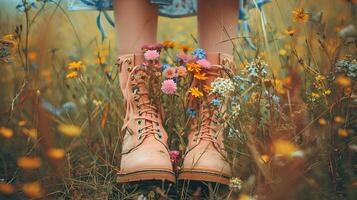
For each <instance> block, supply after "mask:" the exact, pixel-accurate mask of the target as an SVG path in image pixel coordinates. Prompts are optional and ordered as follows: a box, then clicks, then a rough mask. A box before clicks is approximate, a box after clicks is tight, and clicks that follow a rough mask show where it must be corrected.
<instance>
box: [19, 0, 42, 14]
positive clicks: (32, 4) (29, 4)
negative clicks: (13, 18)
mask: <svg viewBox="0 0 357 200" xmlns="http://www.w3.org/2000/svg"><path fill="white" fill-rule="evenodd" d="M31 8H37V7H36V1H35V0H27V1H21V2H20V3H19V4H17V6H16V9H17V10H19V11H21V12H24V11H25V10H30V9H31Z"/></svg>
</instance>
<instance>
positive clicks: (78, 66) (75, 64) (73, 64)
mask: <svg viewBox="0 0 357 200" xmlns="http://www.w3.org/2000/svg"><path fill="white" fill-rule="evenodd" d="M83 66H84V65H83V62H82V61H78V62H75V61H74V62H71V63H69V64H68V69H74V70H79V69H82V68H83Z"/></svg>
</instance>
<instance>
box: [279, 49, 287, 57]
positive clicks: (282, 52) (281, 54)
mask: <svg viewBox="0 0 357 200" xmlns="http://www.w3.org/2000/svg"><path fill="white" fill-rule="evenodd" d="M287 53H288V52H287V51H286V50H285V49H280V50H279V55H280V56H285V55H286V54H287Z"/></svg>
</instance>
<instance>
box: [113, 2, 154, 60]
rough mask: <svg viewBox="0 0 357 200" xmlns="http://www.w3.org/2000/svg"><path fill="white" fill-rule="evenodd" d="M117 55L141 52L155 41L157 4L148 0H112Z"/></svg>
mask: <svg viewBox="0 0 357 200" xmlns="http://www.w3.org/2000/svg"><path fill="white" fill-rule="evenodd" d="M114 15H115V23H116V31H117V47H118V53H119V55H123V54H128V53H138V52H141V46H142V45H144V44H154V43H156V32H157V20H158V6H157V5H154V4H151V3H149V1H148V0H130V1H128V0H114Z"/></svg>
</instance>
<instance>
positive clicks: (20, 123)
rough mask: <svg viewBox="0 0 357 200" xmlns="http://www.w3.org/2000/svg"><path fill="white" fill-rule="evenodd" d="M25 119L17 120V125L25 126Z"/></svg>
mask: <svg viewBox="0 0 357 200" xmlns="http://www.w3.org/2000/svg"><path fill="white" fill-rule="evenodd" d="M26 123H27V122H26V121H25V120H20V121H19V122H17V125H19V126H25V125H26Z"/></svg>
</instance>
